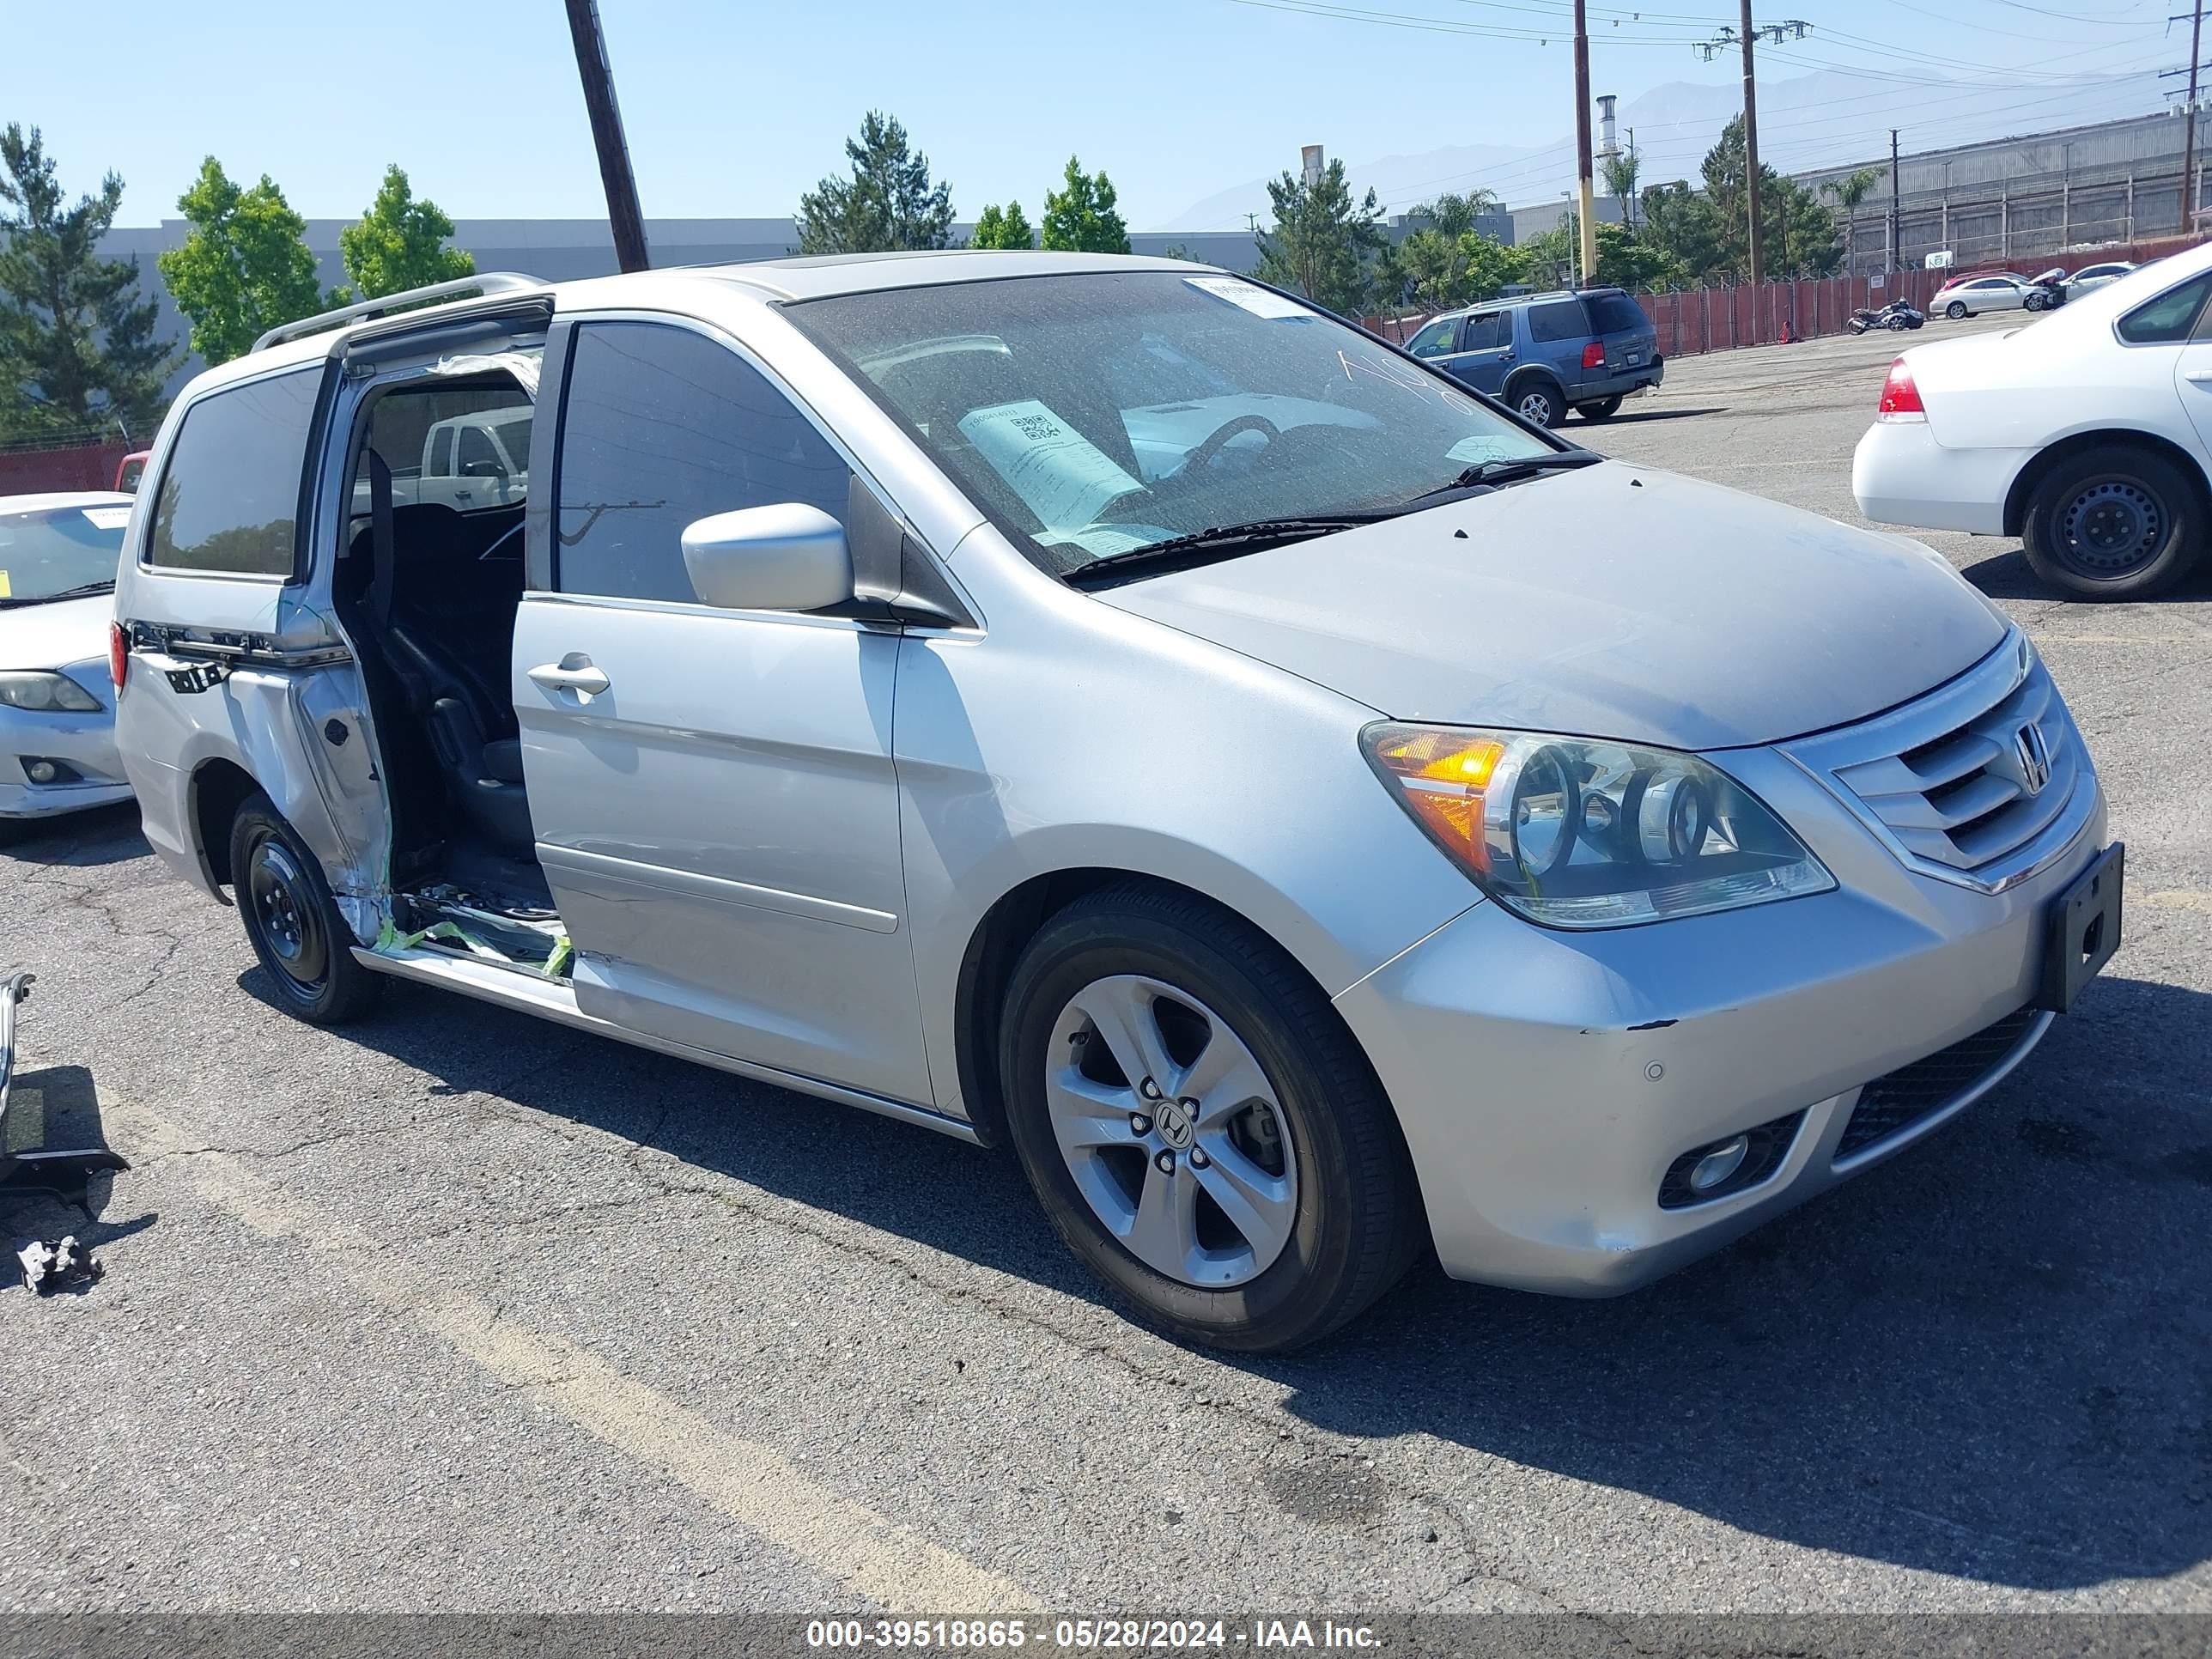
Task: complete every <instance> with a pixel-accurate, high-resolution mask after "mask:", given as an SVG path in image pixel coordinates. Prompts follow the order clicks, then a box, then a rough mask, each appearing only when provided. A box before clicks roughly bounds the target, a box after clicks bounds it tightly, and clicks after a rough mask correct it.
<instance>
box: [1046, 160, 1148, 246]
mask: <svg viewBox="0 0 2212 1659" xmlns="http://www.w3.org/2000/svg"><path fill="white" fill-rule="evenodd" d="M1115 199H1116V198H1115V193H1114V183H1113V180H1111V179H1109V178H1107V176H1106V175H1105V174H1104V173H1090V174H1085V172H1084V171H1083V164H1082V163H1081V162H1080V161H1077V160H1076V159H1075V157H1073V155H1071V156H1069V157H1068V158H1067V171H1066V173H1064V174H1063V175H1062V177H1061V179H1060V188H1059V189H1058V190H1056V191H1047V192H1046V193H1045V198H1044V234H1043V240H1042V245H1043V246H1046V247H1048V248H1053V249H1055V250H1057V251H1059V252H1063V253H1127V252H1128V251H1129V228H1128V226H1127V225H1125V224H1123V223H1122V222H1121V215H1120V214H1119V213H1118V212H1116V211H1115Z"/></svg>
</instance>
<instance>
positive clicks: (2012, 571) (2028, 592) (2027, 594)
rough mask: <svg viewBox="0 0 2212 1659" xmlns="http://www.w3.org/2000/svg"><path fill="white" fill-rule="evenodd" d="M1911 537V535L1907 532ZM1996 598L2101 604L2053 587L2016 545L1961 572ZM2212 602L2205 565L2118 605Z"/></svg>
mask: <svg viewBox="0 0 2212 1659" xmlns="http://www.w3.org/2000/svg"><path fill="white" fill-rule="evenodd" d="M1906 533H1907V534H1910V533H1911V532H1906ZM1959 574H1960V575H1962V576H1964V577H1965V578H1966V580H1968V581H1970V582H1972V584H1973V585H1974V586H1976V587H1978V588H1979V589H1981V591H1982V592H1984V593H1986V594H1987V595H1989V597H1990V598H1991V599H2064V600H2069V601H2071V602H2072V603H2074V604H2076V605H2082V606H2084V607H2085V608H2086V607H2091V606H2093V605H2097V604H2098V603H2100V601H2097V600H2093V599H2079V598H2077V597H2076V596H2075V595H2074V594H2071V593H2069V592H2066V591H2065V590H2064V589H2063V588H2059V587H2053V586H2051V584H2050V583H2049V582H2047V581H2045V580H2043V578H2042V577H2040V576H2039V575H2037V574H2035V571H2034V568H2033V567H2032V566H2030V565H2029V563H2028V562H2027V553H2026V552H2025V551H2024V550H2022V549H2021V547H2020V546H2019V544H2017V543H2015V544H2014V545H2013V546H2012V548H2011V549H2010V550H2008V551H2007V552H2003V553H1997V554H1993V555H1991V556H1990V557H1988V558H1986V559H1984V560H1982V561H1981V562H1979V563H1978V564H1970V565H1968V566H1966V568H1965V569H1963V570H1961V571H1960V573H1959ZM2204 599H2212V568H2207V567H2205V566H2204V565H2203V564H2200V565H2199V566H2198V568H2197V569H2196V570H2195V571H2194V572H2192V573H2191V574H2189V575H2187V576H2185V578H2183V580H2182V581H2181V584H2180V586H2178V587H2171V588H2168V589H2167V590H2166V592H2163V593H2154V594H2152V595H2150V597H2149V598H2148V599H2126V600H2120V601H2114V603H2120V604H2128V605H2171V604H2174V603H2177V602H2188V601H2192V600H2193V601H2198V602H2202V601H2203V600H2204Z"/></svg>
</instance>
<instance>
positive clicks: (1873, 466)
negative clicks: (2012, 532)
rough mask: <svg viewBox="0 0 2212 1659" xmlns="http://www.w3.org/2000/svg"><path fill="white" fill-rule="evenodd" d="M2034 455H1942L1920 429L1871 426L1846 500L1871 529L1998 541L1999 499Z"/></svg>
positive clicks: (1903, 424) (1854, 462)
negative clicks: (1955, 533) (1954, 533)
mask: <svg viewBox="0 0 2212 1659" xmlns="http://www.w3.org/2000/svg"><path fill="white" fill-rule="evenodd" d="M2035 454H2036V452H2035V451H2034V450H2033V449H1947V448H1945V447H1943V446H1942V444H1939V443H1937V442H1936V435H1935V433H1934V432H1933V431H1932V430H1930V429H1929V423H1928V422H1925V421H1877V422H1875V423H1874V424H1873V425H1872V426H1870V427H1869V428H1867V431H1866V435H1865V436H1864V437H1863V438H1861V439H1860V440H1859V446H1858V448H1857V450H1856V451H1855V452H1854V453H1853V454H1852V456H1851V494H1852V495H1854V496H1855V497H1857V501H1858V504H1859V511H1860V512H1862V513H1864V514H1866V516H1867V517H1868V518H1869V519H1871V520H1874V521H1875V523H1876V524H1894V525H1907V526H1914V527H1917V528H1918V529H1923V530H1963V531H1965V532H1967V533H1968V534H1970V535H1975V536H2002V535H2003V534H2004V529H2005V526H2004V507H2005V498H2006V497H2007V496H2008V495H2010V494H2011V492H2012V486H2013V480H2015V478H2017V477H2020V470H2021V468H2022V467H2023V466H2026V465H2027V464H2028V462H2029V461H2031V460H2032V459H2034V457H2035Z"/></svg>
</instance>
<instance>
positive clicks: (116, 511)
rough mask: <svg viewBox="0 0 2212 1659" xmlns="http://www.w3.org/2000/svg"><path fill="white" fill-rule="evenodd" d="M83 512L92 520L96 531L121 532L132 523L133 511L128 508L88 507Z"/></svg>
mask: <svg viewBox="0 0 2212 1659" xmlns="http://www.w3.org/2000/svg"><path fill="white" fill-rule="evenodd" d="M83 512H84V516H85V517H86V518H88V519H89V520H92V527H93V528H94V530H120V529H122V528H123V526H125V525H127V524H129V523H130V522H131V509H130V508H129V507H86V508H84V509H83Z"/></svg>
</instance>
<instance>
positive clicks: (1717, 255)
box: [1637, 179, 1729, 282]
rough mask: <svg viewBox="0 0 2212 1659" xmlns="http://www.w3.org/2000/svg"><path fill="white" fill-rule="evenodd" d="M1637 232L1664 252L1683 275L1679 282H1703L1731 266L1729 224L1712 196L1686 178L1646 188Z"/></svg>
mask: <svg viewBox="0 0 2212 1659" xmlns="http://www.w3.org/2000/svg"><path fill="white" fill-rule="evenodd" d="M1637 234H1638V236H1639V237H1641V238H1642V239H1643V240H1644V241H1645V242H1646V243H1647V244H1648V245H1650V246H1652V247H1655V248H1656V249H1658V250H1659V251H1660V252H1662V253H1664V254H1665V255H1666V256H1667V257H1668V258H1669V259H1670V260H1671V261H1672V262H1673V263H1674V265H1675V266H1677V267H1678V268H1680V270H1681V272H1682V275H1681V276H1679V277H1677V278H1675V279H1674V280H1676V281H1678V282H1701V281H1705V280H1707V279H1710V278H1713V277H1717V276H1721V275H1723V273H1725V272H1726V271H1727V270H1729V248H1728V234H1727V227H1726V226H1724V225H1723V224H1722V222H1721V216H1720V210H1719V209H1718V208H1717V207H1715V206H1714V205H1713V204H1712V201H1711V198H1710V197H1705V196H1703V195H1701V194H1699V192H1698V191H1694V190H1692V189H1691V188H1690V186H1689V184H1688V182H1687V181H1686V180H1684V179H1676V180H1675V181H1674V183H1672V184H1668V185H1651V186H1650V187H1649V188H1648V189H1646V190H1645V191H1644V222H1643V223H1642V224H1641V225H1639V226H1638V227H1637Z"/></svg>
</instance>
